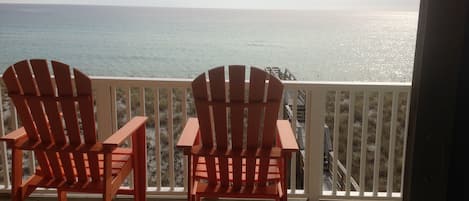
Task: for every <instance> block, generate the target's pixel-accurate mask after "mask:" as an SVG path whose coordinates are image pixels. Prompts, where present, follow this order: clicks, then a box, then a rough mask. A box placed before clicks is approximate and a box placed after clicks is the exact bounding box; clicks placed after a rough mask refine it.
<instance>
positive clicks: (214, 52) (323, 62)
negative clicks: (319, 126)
mask: <svg viewBox="0 0 469 201" xmlns="http://www.w3.org/2000/svg"><path fill="white" fill-rule="evenodd" d="M417 17H418V13H417V12H397V11H348V10H337V11H334V10H329V11H326V10H305V11H292V10H289V11H287V10H231V9H190V8H155V7H110V6H71V5H67V6H65V5H19V4H16V5H15V4H0V71H2V72H3V70H4V69H5V68H6V67H8V66H9V65H11V64H13V63H15V62H16V61H18V60H22V59H25V58H47V59H54V60H59V61H62V62H64V63H67V64H71V65H72V66H76V67H77V68H79V69H81V70H82V71H84V72H85V73H87V74H89V75H102V76H131V77H173V78H193V77H194V76H196V75H197V74H199V73H200V72H203V71H206V70H207V69H209V68H211V67H215V66H220V65H228V64H245V65H252V66H259V67H264V66H278V67H281V68H288V69H289V70H290V71H291V72H293V73H294V75H295V76H296V77H297V78H298V79H299V80H313V81H393V82H407V81H410V80H411V77H412V66H413V58H414V50H415V38H416V30H417Z"/></svg>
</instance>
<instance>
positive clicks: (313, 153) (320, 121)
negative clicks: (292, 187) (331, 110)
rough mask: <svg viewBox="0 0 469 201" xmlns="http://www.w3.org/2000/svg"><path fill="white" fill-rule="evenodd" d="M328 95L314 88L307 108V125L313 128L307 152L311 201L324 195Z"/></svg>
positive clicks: (322, 90) (315, 200)
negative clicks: (325, 126) (325, 125)
mask: <svg viewBox="0 0 469 201" xmlns="http://www.w3.org/2000/svg"><path fill="white" fill-rule="evenodd" d="M326 93H327V91H326V90H324V89H321V88H313V89H311V91H310V92H309V95H308V102H310V104H309V106H311V107H310V108H307V113H309V114H308V116H309V117H311V118H309V119H308V122H307V124H309V125H310V126H311V127H310V128H311V129H310V132H309V133H307V136H309V139H308V141H307V142H308V143H309V144H311V146H310V148H311V150H306V153H309V156H308V158H309V164H310V165H311V166H310V167H308V169H307V171H310V172H309V189H308V192H309V193H308V197H309V201H317V200H319V197H320V196H321V195H322V182H323V178H322V177H323V166H324V164H323V162H324V153H323V152H324V117H325V112H326Z"/></svg>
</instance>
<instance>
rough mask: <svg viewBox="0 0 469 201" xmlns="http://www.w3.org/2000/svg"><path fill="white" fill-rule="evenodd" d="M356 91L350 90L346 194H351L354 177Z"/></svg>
mask: <svg viewBox="0 0 469 201" xmlns="http://www.w3.org/2000/svg"><path fill="white" fill-rule="evenodd" d="M354 115H355V92H354V91H353V90H351V91H350V92H349V105H348V124H347V126H348V130H347V156H346V161H345V162H346V164H345V165H346V172H345V195H346V196H349V195H350V183H351V181H350V179H351V177H352V152H353V150H352V146H353V124H354V122H355V118H354V117H355V116H354Z"/></svg>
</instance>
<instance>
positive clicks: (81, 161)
mask: <svg viewBox="0 0 469 201" xmlns="http://www.w3.org/2000/svg"><path fill="white" fill-rule="evenodd" d="M51 64H52V68H53V70H54V74H55V79H54V80H55V81H52V79H51V75H50V73H49V70H48V64H47V61H46V60H40V59H35V60H23V61H20V62H18V63H16V64H14V65H12V66H10V67H9V68H7V70H6V71H5V73H4V74H3V80H4V82H5V84H6V86H7V89H8V94H9V96H10V98H11V100H12V102H13V103H14V105H15V107H16V109H17V112H18V115H19V117H20V118H21V121H22V124H23V127H21V128H19V129H17V130H15V131H13V132H11V133H9V134H7V135H5V136H3V137H1V138H0V140H1V141H5V142H6V144H7V146H8V148H10V149H12V174H11V181H12V193H11V199H12V200H13V201H22V200H24V199H25V198H26V197H28V196H29V195H30V194H31V193H32V192H33V191H34V190H35V189H36V188H37V187H45V188H56V189H57V193H58V200H59V201H65V200H67V196H66V194H67V192H77V193H102V194H103V200H105V201H110V200H112V198H113V197H114V196H115V195H116V194H129V195H134V198H135V200H137V201H142V200H146V181H145V180H146V156H145V155H146V144H145V122H146V120H147V118H146V117H134V118H133V119H131V120H130V121H129V122H128V123H127V124H125V125H124V126H123V127H122V128H121V129H119V130H118V131H117V132H115V133H114V134H112V135H111V136H110V137H108V138H107V139H106V140H105V141H104V142H98V141H97V140H96V130H95V121H94V109H93V100H92V91H91V80H90V79H89V78H88V77H87V76H86V75H85V74H83V73H81V72H80V71H78V70H77V69H73V73H74V79H73V78H72V77H71V72H70V69H69V66H68V65H66V64H63V63H60V62H56V61H52V62H51ZM54 84H55V85H54ZM53 86H59V87H58V88H54V87H53ZM73 86H75V87H76V89H75V90H76V91H75V92H74V89H73V88H72V87H73ZM74 93H76V95H75V94H74ZM58 106H60V107H58ZM78 111H79V113H78ZM78 114H79V115H78ZM80 126H81V128H80ZM128 138H130V139H131V141H132V147H131V148H122V147H120V146H121V145H122V144H123V143H124V142H125V140H126V139H128ZM24 150H28V151H33V152H34V154H35V156H36V160H37V162H38V167H37V169H36V170H35V172H34V174H33V175H32V176H30V177H29V178H27V179H26V180H24V181H23V179H22V177H23V164H22V160H23V151H24ZM136 167H138V168H136ZM132 170H133V173H134V180H133V183H134V186H133V188H132V189H127V188H120V186H121V184H122V183H123V182H124V180H125V179H126V177H127V176H128V175H129V174H130V172H131V171H132Z"/></svg>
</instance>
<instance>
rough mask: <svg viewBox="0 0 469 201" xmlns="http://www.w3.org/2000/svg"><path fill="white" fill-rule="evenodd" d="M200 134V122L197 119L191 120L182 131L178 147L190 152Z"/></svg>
mask: <svg viewBox="0 0 469 201" xmlns="http://www.w3.org/2000/svg"><path fill="white" fill-rule="evenodd" d="M198 133H199V120H198V119H197V118H189V119H188V120H187V123H186V126H184V130H182V133H181V137H179V140H178V143H177V145H176V147H178V148H181V149H184V150H188V149H190V148H192V146H193V145H194V143H195V142H196V139H197V135H198Z"/></svg>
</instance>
